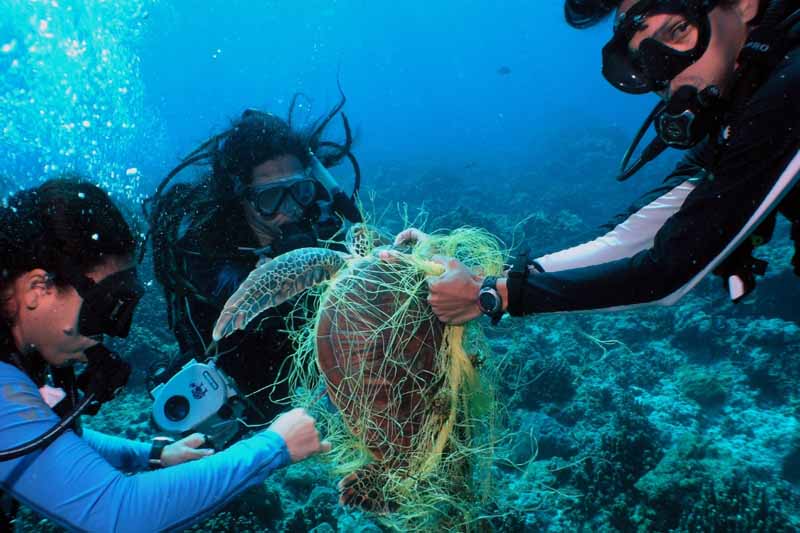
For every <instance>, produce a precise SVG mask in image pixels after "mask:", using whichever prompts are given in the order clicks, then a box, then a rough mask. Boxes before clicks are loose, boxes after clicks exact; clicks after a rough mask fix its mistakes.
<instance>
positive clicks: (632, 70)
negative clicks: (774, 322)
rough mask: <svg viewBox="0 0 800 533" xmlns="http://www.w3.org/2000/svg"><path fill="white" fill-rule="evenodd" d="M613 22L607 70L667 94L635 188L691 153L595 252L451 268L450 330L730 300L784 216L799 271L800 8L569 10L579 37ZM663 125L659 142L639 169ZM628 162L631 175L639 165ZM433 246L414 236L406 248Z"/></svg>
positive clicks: (706, 2) (778, 4)
mask: <svg viewBox="0 0 800 533" xmlns="http://www.w3.org/2000/svg"><path fill="white" fill-rule="evenodd" d="M614 12H616V14H615V16H614V27H613V35H612V36H611V39H610V40H609V41H608V43H607V44H606V45H605V46H604V47H603V50H602V72H603V76H604V77H605V78H606V80H607V81H608V82H609V83H610V84H611V85H612V86H614V87H615V88H617V89H619V90H621V91H624V92H626V93H629V94H645V93H648V92H653V93H655V94H657V95H658V96H660V97H661V101H660V102H658V104H657V105H656V107H655V108H654V109H653V111H652V112H651V113H650V115H649V116H648V118H647V120H646V121H645V123H644V124H643V126H642V128H641V129H640V131H639V133H638V134H637V136H636V137H635V138H634V141H633V143H632V145H631V147H630V148H629V149H628V151H627V153H626V154H625V156H624V157H623V161H622V165H621V169H620V174H619V176H618V179H619V180H624V179H628V178H629V177H630V176H632V175H633V174H634V173H636V172H637V171H638V170H639V169H641V168H642V167H643V166H644V165H645V164H647V163H648V162H649V161H651V160H653V159H654V158H655V157H657V156H658V155H659V154H661V153H662V152H663V151H664V150H665V149H666V148H668V147H672V148H678V149H685V150H689V151H688V153H687V155H686V156H685V157H684V158H683V160H682V161H681V162H680V163H679V164H678V165H677V167H676V168H675V170H674V171H673V172H672V173H671V174H670V175H669V176H667V178H666V179H665V181H664V183H663V184H662V186H661V187H659V188H658V189H656V190H654V191H652V192H650V193H648V194H646V195H644V196H643V197H642V198H641V199H640V200H639V201H638V202H637V203H635V204H634V205H633V206H632V208H631V209H630V210H629V211H628V212H626V213H624V214H623V215H622V216H620V217H619V218H618V219H617V220H615V221H613V222H612V223H611V224H609V227H610V231H609V232H608V233H606V234H605V235H602V236H600V237H598V238H597V239H594V240H592V241H589V242H586V243H583V244H580V245H577V246H574V247H572V248H568V249H566V250H561V251H558V252H555V253H552V254H548V255H544V256H541V257H539V258H537V259H536V260H535V261H532V262H531V261H528V260H527V259H526V258H525V257H521V258H519V260H517V261H515V264H514V266H513V268H511V269H510V271H509V272H508V275H506V276H501V277H499V278H495V277H482V276H476V275H473V274H472V273H471V272H469V270H468V269H467V268H465V267H464V265H462V264H460V263H459V262H457V261H455V260H446V259H442V262H443V263H444V264H446V267H447V269H446V272H445V273H444V274H443V275H442V276H440V277H439V278H437V279H434V280H432V281H431V283H430V302H431V305H432V306H433V309H434V311H435V312H436V313H437V315H438V316H439V317H440V319H442V320H444V321H446V322H449V323H462V322H465V321H467V320H470V319H472V318H475V317H477V316H480V315H481V313H483V314H485V315H488V316H490V317H491V318H492V319H493V320H494V321H497V320H499V319H500V317H501V316H502V315H503V314H504V313H505V312H508V313H510V314H511V315H528V314H539V313H552V312H561V311H583V310H596V309H607V310H616V309H623V308H630V307H633V306H640V305H645V304H662V305H669V304H673V303H675V302H676V301H678V299H679V298H681V297H682V296H683V295H684V294H686V293H687V292H688V291H689V290H691V289H692V288H693V287H695V286H696V285H697V284H698V283H699V282H700V280H702V279H703V278H705V277H706V276H707V275H709V274H712V273H713V274H716V275H718V276H720V277H721V278H722V280H723V284H724V287H725V289H726V290H727V292H728V293H729V295H730V297H731V299H732V300H733V301H734V302H737V301H740V300H741V299H742V298H743V297H744V296H745V295H747V294H748V293H750V292H751V291H752V290H753V289H754V288H755V284H756V276H758V275H763V274H764V271H765V269H766V262H764V261H763V260H760V259H757V258H754V257H753V255H752V254H753V250H754V248H755V247H756V246H759V245H761V244H764V243H765V242H767V241H769V239H770V237H771V235H772V232H773V229H774V227H775V221H776V216H777V214H779V213H780V214H782V215H783V216H785V217H786V218H787V219H788V220H789V222H790V223H791V224H792V230H791V237H792V239H793V240H794V241H795V256H794V259H793V261H792V263H793V265H794V268H795V273H797V274H800V189H799V188H798V187H797V183H798V181H800V151H798V148H799V147H800V106H799V105H798V102H800V46H798V45H799V44H800V10H798V6H797V2H796V1H791V0H566V4H565V15H566V18H567V21H568V23H570V24H571V25H573V26H575V27H578V28H583V27H588V26H591V25H593V24H596V23H597V22H599V21H601V20H603V19H604V18H606V17H608V16H610V15H612V14H613V13H614ZM651 124H653V125H654V126H655V130H656V134H657V135H656V137H655V138H654V139H653V140H652V141H651V142H650V143H649V144H648V145H647V146H646V147H645V148H644V149H643V150H642V151H641V153H640V155H639V156H638V157H637V158H636V159H635V160H634V161H633V163H630V160H631V159H632V156H633V154H634V153H635V149H636V146H637V145H638V143H639V141H641V139H642V137H643V136H644V134H645V133H646V131H647V129H648V128H649V126H650V125H651ZM629 163H630V164H629ZM419 238H424V235H423V234H421V233H419V232H417V231H416V230H407V231H406V232H404V233H402V234H400V235H399V236H398V241H403V240H413V239H419Z"/></svg>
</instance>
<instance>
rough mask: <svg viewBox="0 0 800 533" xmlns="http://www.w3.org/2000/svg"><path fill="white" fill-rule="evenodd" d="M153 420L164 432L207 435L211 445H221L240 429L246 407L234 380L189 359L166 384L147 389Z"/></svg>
mask: <svg viewBox="0 0 800 533" xmlns="http://www.w3.org/2000/svg"><path fill="white" fill-rule="evenodd" d="M150 396H151V397H152V398H153V421H154V422H155V424H156V425H157V426H158V427H159V428H160V429H162V430H163V431H166V432H169V433H180V434H182V435H183V434H189V433H193V432H200V433H203V434H205V435H206V439H207V441H209V440H210V442H211V444H212V445H213V446H214V448H217V449H221V448H224V447H225V446H226V445H227V444H228V443H229V442H231V441H232V440H234V439H235V438H236V437H237V436H238V434H239V433H240V430H241V425H240V421H239V419H240V418H241V417H242V416H243V413H244V411H245V409H246V405H245V404H244V402H242V401H241V400H240V397H239V391H238V390H237V389H236V386H235V385H234V382H233V380H232V379H230V378H229V377H228V376H226V375H225V373H224V372H222V370H221V369H219V368H217V367H216V366H215V365H214V362H213V361H211V362H209V363H207V364H206V363H199V362H197V361H195V360H194V359H192V360H191V361H189V362H188V363H186V364H185V365H183V368H181V369H180V371H179V372H178V373H177V374H175V375H174V376H172V378H171V379H170V380H169V381H167V382H166V383H161V384H160V385H158V386H157V387H155V388H154V389H153V390H152V391H150Z"/></svg>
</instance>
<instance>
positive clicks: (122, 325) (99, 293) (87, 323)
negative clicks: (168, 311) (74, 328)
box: [67, 268, 144, 337]
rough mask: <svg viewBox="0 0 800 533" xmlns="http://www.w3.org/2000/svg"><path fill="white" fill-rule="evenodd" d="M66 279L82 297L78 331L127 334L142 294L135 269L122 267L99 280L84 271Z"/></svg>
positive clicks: (115, 335) (119, 335)
mask: <svg viewBox="0 0 800 533" xmlns="http://www.w3.org/2000/svg"><path fill="white" fill-rule="evenodd" d="M70 278H71V279H68V280H67V281H68V282H69V283H70V284H71V285H72V286H73V287H75V290H76V291H78V294H79V295H80V297H81V298H83V304H82V305H81V310H80V314H79V316H78V332H79V333H80V334H81V335H83V336H84V337H94V336H97V335H101V334H102V335H111V336H112V337H127V336H128V333H129V332H130V329H131V322H133V312H134V310H135V309H136V306H137V305H138V303H139V300H140V299H141V298H142V295H144V287H143V286H142V283H141V282H140V281H139V278H138V276H137V275H136V269H135V268H128V269H125V270H121V271H119V272H117V273H115V274H111V275H110V276H107V277H105V278H103V279H102V280H101V281H100V282H99V283H97V282H95V281H94V280H92V279H91V278H89V277H87V276H85V275H83V274H73V275H70Z"/></svg>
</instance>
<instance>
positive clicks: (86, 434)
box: [83, 428, 151, 472]
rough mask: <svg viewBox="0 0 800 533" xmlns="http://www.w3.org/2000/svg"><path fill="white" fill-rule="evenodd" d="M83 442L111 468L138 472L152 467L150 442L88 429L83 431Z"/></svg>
mask: <svg viewBox="0 0 800 533" xmlns="http://www.w3.org/2000/svg"><path fill="white" fill-rule="evenodd" d="M83 440H85V441H86V443H87V444H88V445H89V446H91V447H92V448H93V449H94V450H95V451H96V452H97V453H99V454H100V455H102V456H103V459H105V460H106V461H108V462H109V464H110V465H111V466H113V467H114V468H117V469H119V470H122V471H123V472H138V471H140V470H147V469H148V467H149V466H150V465H149V463H148V459H149V458H150V447H151V444H150V443H149V442H138V441H134V440H129V439H123V438H120V437H114V436H111V435H106V434H105V433H100V432H99V431H94V430H91V429H86V428H84V430H83Z"/></svg>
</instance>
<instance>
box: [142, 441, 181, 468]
mask: <svg viewBox="0 0 800 533" xmlns="http://www.w3.org/2000/svg"><path fill="white" fill-rule="evenodd" d="M173 442H175V441H174V440H172V439H171V438H169V437H155V438H154V439H153V445H152V446H151V447H150V456H149V457H148V458H147V464H148V465H150V470H156V469H158V468H162V467H163V466H164V464H163V463H162V462H161V454H162V453H163V452H164V448H165V447H166V446H168V445H170V444H172V443H173Z"/></svg>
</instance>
